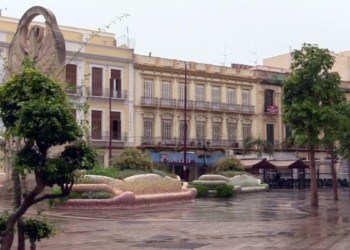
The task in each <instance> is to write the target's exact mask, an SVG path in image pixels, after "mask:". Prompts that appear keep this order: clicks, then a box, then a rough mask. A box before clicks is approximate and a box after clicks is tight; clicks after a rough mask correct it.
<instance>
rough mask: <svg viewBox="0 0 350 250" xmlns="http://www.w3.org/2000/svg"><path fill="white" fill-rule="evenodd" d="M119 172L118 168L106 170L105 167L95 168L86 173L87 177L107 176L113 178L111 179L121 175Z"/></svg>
mask: <svg viewBox="0 0 350 250" xmlns="http://www.w3.org/2000/svg"><path fill="white" fill-rule="evenodd" d="M119 172H120V171H119V170H118V169H116V168H112V167H110V168H108V167H107V168H106V167H104V166H97V167H94V168H93V169H91V170H87V171H85V174H86V175H102V176H107V177H111V178H116V177H117V176H118V175H119Z"/></svg>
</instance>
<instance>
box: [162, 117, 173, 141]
mask: <svg viewBox="0 0 350 250" xmlns="http://www.w3.org/2000/svg"><path fill="white" fill-rule="evenodd" d="M162 142H163V143H164V144H165V145H168V144H170V143H171V120H162Z"/></svg>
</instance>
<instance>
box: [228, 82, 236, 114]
mask: <svg viewBox="0 0 350 250" xmlns="http://www.w3.org/2000/svg"><path fill="white" fill-rule="evenodd" d="M227 106H228V110H232V111H233V110H236V93H235V89H233V88H228V89H227Z"/></svg>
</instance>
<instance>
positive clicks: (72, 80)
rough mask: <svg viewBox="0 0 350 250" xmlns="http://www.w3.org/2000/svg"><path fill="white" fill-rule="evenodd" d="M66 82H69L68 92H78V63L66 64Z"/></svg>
mask: <svg viewBox="0 0 350 250" xmlns="http://www.w3.org/2000/svg"><path fill="white" fill-rule="evenodd" d="M66 82H67V89H66V91H67V93H69V94H76V93H77V65H75V64H67V65H66Z"/></svg>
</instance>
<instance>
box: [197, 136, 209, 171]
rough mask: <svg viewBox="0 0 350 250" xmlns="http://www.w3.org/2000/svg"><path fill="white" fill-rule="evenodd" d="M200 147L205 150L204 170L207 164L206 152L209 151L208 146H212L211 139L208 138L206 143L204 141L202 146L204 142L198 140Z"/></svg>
mask: <svg viewBox="0 0 350 250" xmlns="http://www.w3.org/2000/svg"><path fill="white" fill-rule="evenodd" d="M198 147H199V148H201V149H203V152H204V156H203V170H205V168H206V166H205V157H206V152H207V151H208V148H209V147H210V141H209V140H208V141H207V142H206V143H203V146H202V142H200V141H199V142H198Z"/></svg>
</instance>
